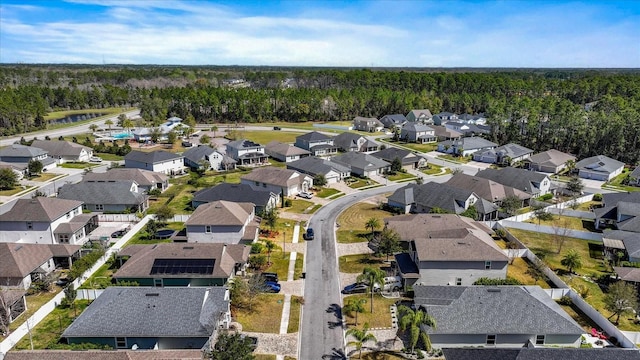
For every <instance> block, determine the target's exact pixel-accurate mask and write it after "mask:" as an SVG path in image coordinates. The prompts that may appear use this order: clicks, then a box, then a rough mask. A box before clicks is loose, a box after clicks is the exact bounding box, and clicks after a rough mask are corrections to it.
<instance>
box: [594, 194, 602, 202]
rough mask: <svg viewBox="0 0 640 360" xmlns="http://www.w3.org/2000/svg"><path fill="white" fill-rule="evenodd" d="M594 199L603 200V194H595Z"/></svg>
mask: <svg viewBox="0 0 640 360" xmlns="http://www.w3.org/2000/svg"><path fill="white" fill-rule="evenodd" d="M593 201H602V194H593Z"/></svg>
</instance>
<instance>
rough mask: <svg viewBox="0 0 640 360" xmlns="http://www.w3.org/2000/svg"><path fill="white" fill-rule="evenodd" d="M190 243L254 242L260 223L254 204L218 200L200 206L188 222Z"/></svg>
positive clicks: (188, 239)
mask: <svg viewBox="0 0 640 360" xmlns="http://www.w3.org/2000/svg"><path fill="white" fill-rule="evenodd" d="M184 225H185V227H186V229H187V241H188V242H190V243H225V244H238V243H245V244H246V243H252V242H255V241H256V240H257V239H258V227H259V226H260V223H259V222H258V219H256V218H255V205H254V204H253V203H249V202H247V203H234V202H231V201H224V200H219V201H214V202H210V203H206V204H202V205H200V206H198V208H197V209H196V211H194V212H193V214H191V216H190V217H189V219H188V220H187V221H186V222H185V223H184Z"/></svg>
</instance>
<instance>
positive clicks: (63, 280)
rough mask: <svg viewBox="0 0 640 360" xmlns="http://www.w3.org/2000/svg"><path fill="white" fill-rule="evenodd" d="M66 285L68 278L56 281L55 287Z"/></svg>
mask: <svg viewBox="0 0 640 360" xmlns="http://www.w3.org/2000/svg"><path fill="white" fill-rule="evenodd" d="M67 284H69V279H68V278H60V279H58V280H57V281H56V285H58V286H62V287H64V286H67Z"/></svg>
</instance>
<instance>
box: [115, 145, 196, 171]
mask: <svg viewBox="0 0 640 360" xmlns="http://www.w3.org/2000/svg"><path fill="white" fill-rule="evenodd" d="M124 167H126V168H134V169H142V170H149V171H155V172H159V173H162V174H165V175H179V174H183V173H184V172H185V167H184V157H183V156H180V155H177V154H174V153H170V152H167V151H164V150H156V151H151V152H144V151H138V150H132V151H131V152H130V153H128V154H127V155H125V156H124Z"/></svg>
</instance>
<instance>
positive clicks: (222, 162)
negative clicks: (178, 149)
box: [182, 145, 236, 171]
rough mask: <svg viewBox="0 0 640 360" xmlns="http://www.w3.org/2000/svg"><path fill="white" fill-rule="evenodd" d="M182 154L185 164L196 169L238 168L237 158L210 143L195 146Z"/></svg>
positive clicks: (224, 169) (220, 169)
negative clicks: (209, 144)
mask: <svg viewBox="0 0 640 360" xmlns="http://www.w3.org/2000/svg"><path fill="white" fill-rule="evenodd" d="M182 156H184V165H185V166H186V167H188V168H191V169H194V170H197V169H204V170H207V169H212V170H215V171H227V170H233V169H235V168H236V160H235V159H233V158H231V157H229V156H227V155H226V154H224V153H223V152H222V151H220V150H217V149H214V148H212V147H211V146H208V145H199V146H197V147H193V148H191V149H189V150H187V151H185V152H184V153H182Z"/></svg>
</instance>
